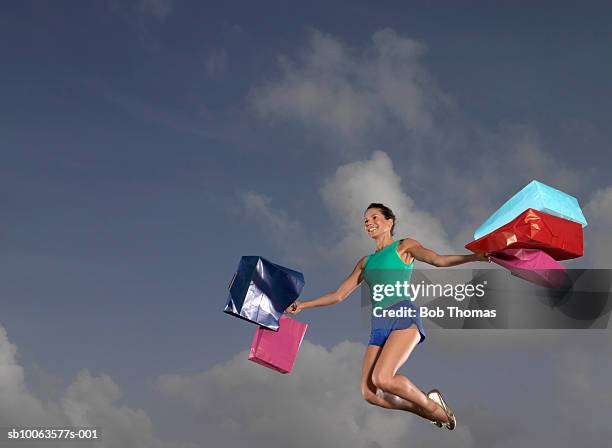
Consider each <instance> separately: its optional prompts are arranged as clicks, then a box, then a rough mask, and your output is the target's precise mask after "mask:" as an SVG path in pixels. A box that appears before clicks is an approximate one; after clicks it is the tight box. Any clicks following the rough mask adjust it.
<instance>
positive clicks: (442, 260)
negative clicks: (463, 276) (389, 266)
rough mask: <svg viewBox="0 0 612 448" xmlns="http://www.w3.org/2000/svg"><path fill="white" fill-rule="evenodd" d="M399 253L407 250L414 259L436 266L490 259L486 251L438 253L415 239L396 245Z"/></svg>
mask: <svg viewBox="0 0 612 448" xmlns="http://www.w3.org/2000/svg"><path fill="white" fill-rule="evenodd" d="M397 248H398V251H399V253H400V255H401V254H402V253H403V252H408V253H409V254H410V255H412V256H413V257H414V258H415V259H417V260H419V261H422V262H424V263H428V264H431V265H432V266H437V267H450V266H457V265H458V264H463V263H469V262H471V261H491V260H490V258H489V254H488V253H486V252H485V253H479V254H469V255H440V254H438V253H436V252H434V251H433V250H431V249H427V248H425V247H423V246H422V245H421V243H419V242H418V241H416V240H412V239H409V238H407V239H405V240H402V242H401V243H400V244H398V245H397Z"/></svg>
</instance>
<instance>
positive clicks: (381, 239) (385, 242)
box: [376, 235, 393, 252]
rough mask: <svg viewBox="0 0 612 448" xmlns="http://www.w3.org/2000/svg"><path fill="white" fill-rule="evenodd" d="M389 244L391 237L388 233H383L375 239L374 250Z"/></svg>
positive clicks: (391, 240) (391, 241)
mask: <svg viewBox="0 0 612 448" xmlns="http://www.w3.org/2000/svg"><path fill="white" fill-rule="evenodd" d="M389 244H393V238H392V237H391V236H389V235H383V236H381V237H379V238H377V239H376V252H378V251H379V250H382V249H384V248H385V247H387V246H388V245H389Z"/></svg>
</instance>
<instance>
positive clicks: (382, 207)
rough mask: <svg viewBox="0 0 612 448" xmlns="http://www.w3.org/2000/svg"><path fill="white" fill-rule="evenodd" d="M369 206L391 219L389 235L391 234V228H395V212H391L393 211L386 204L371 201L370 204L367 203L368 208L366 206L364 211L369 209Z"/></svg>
mask: <svg viewBox="0 0 612 448" xmlns="http://www.w3.org/2000/svg"><path fill="white" fill-rule="evenodd" d="M371 208H377V209H379V210H380V211H381V213H382V214H383V216H384V217H385V219H392V220H393V225H392V226H391V236H393V229H395V223H396V222H397V219H396V218H395V214H393V211H392V210H391V209H390V208H389V207H387V206H386V205H384V204H381V203H380V202H372V203H371V204H370V205H368V208H366V212H367V211H368V210H370V209H371Z"/></svg>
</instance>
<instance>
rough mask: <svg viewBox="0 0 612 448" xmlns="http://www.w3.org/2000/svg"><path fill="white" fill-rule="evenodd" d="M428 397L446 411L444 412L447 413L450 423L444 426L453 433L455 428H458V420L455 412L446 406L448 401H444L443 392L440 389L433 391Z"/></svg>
mask: <svg viewBox="0 0 612 448" xmlns="http://www.w3.org/2000/svg"><path fill="white" fill-rule="evenodd" d="M427 396H428V397H429V398H431V399H432V400H433V401H434V402H436V403H437V404H439V405H440V407H441V408H442V409H443V410H444V412H446V416H447V417H448V422H447V423H445V424H444V426H446V427H447V428H448V429H449V430H451V431H452V430H453V429H455V427H456V426H457V418H456V417H455V414H454V413H453V411H452V410H451V409H450V408H449V407H448V405H447V404H446V401H444V397H443V396H442V392H440V391H439V390H438V389H432V390H431V391H429V392H427ZM436 426H437V425H436ZM440 427H442V426H440Z"/></svg>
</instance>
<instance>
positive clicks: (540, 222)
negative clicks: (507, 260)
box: [465, 208, 584, 260]
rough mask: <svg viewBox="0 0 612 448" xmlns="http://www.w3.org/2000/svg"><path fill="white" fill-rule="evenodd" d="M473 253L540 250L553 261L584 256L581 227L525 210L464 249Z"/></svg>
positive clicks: (548, 215)
mask: <svg viewBox="0 0 612 448" xmlns="http://www.w3.org/2000/svg"><path fill="white" fill-rule="evenodd" d="M465 248H466V249H469V250H471V251H472V252H475V253H480V252H497V251H501V250H504V249H541V250H543V251H544V252H546V253H547V254H548V255H550V256H551V257H552V258H554V259H555V260H569V259H570V258H578V257H582V256H583V255H584V244H583V238H582V225H581V224H579V223H577V222H574V221H570V220H569V219H565V218H560V217H558V216H554V215H551V214H549V213H545V212H541V211H538V210H534V209H532V208H528V209H527V210H525V211H524V212H523V213H521V214H520V215H518V216H517V217H516V218H514V219H513V220H512V221H510V222H509V223H508V224H505V225H503V226H501V227H500V228H498V229H496V230H494V231H492V232H491V233H488V234H487V235H485V236H483V237H481V238H478V239H477V240H475V241H472V242H471V243H468V244H466V245H465Z"/></svg>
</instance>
